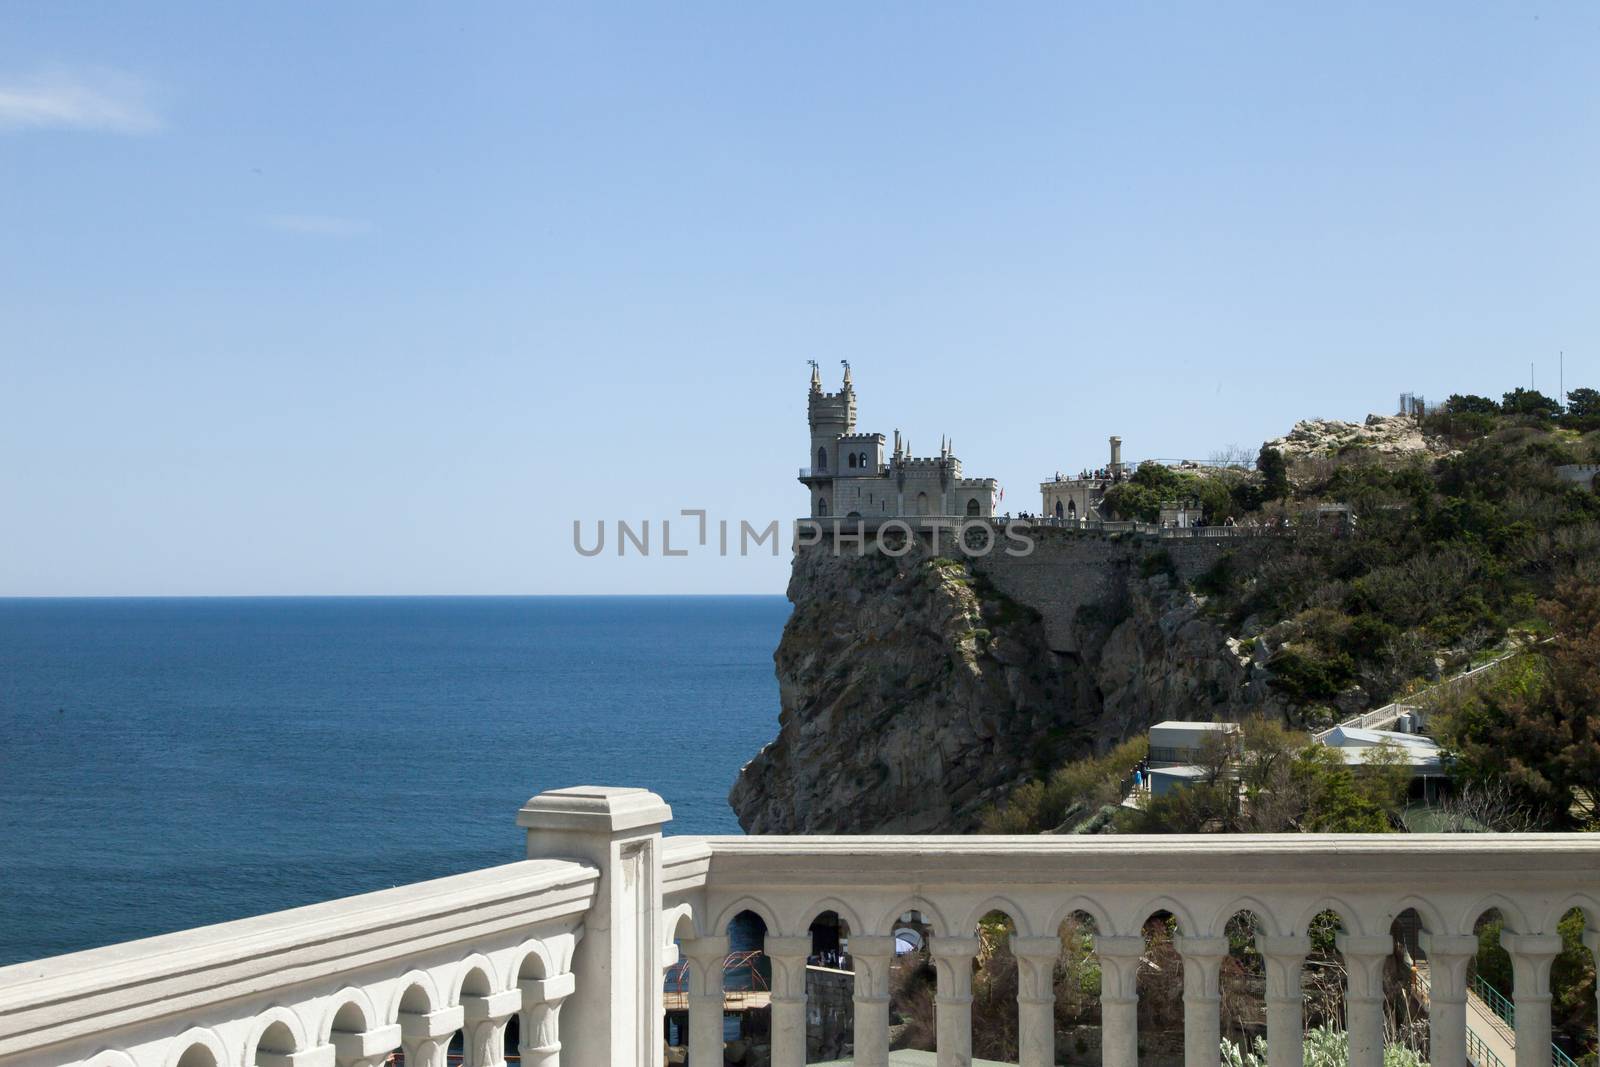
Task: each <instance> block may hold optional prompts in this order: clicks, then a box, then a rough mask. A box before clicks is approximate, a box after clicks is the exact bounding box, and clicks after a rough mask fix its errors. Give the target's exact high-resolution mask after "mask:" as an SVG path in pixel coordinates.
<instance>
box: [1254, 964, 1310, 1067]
mask: <svg viewBox="0 0 1600 1067" xmlns="http://www.w3.org/2000/svg"><path fill="white" fill-rule="evenodd" d="M1256 950H1257V951H1259V952H1260V953H1261V959H1262V962H1264V963H1265V964H1266V971H1267V1067H1302V1064H1303V1063H1304V1062H1305V1032H1306V1013H1305V1008H1306V995H1305V989H1304V988H1303V987H1302V986H1301V984H1300V983H1301V972H1302V970H1303V969H1304V967H1305V963H1306V954H1307V953H1309V952H1310V951H1311V938H1310V937H1308V936H1306V935H1305V934H1291V935H1288V936H1286V937H1271V936H1264V935H1261V934H1257V935H1256Z"/></svg>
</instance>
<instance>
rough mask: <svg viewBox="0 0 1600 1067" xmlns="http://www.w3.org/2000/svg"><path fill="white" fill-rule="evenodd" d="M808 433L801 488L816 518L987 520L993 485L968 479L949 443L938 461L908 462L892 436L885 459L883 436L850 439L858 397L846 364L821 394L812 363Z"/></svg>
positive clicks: (906, 450)
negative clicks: (833, 387) (833, 386)
mask: <svg viewBox="0 0 1600 1067" xmlns="http://www.w3.org/2000/svg"><path fill="white" fill-rule="evenodd" d="M806 414H807V420H808V422H809V423H810V426H811V450H810V456H809V465H808V466H805V467H802V468H800V482H801V484H803V485H804V486H805V487H806V488H807V489H808V490H809V491H810V493H811V512H810V513H811V514H812V515H813V516H817V517H819V518H820V517H826V516H839V517H844V518H868V519H870V518H896V517H903V516H916V515H939V516H955V517H961V518H978V517H982V516H986V515H993V514H994V511H995V502H996V501H995V493H996V490H997V488H998V483H997V482H996V481H995V480H994V479H993V478H966V477H963V476H962V473H961V460H959V459H957V458H956V455H955V451H954V449H953V448H952V447H951V445H950V442H949V441H948V440H945V441H941V442H940V445H939V454H938V455H937V456H913V455H912V454H911V445H910V442H909V441H906V442H904V443H902V442H901V440H900V431H899V430H896V431H895V434H894V450H893V451H892V452H890V453H889V455H888V457H887V458H885V456H884V452H883V450H884V444H885V439H884V436H883V434H881V433H857V432H856V393H855V387H854V385H853V384H852V382H851V378H850V365H849V364H848V363H846V364H845V369H844V384H843V386H842V387H841V388H840V390H839V391H838V392H837V393H824V392H823V391H822V375H821V373H820V372H819V370H818V368H817V365H816V363H815V362H813V363H812V364H811V392H810V395H809V396H808V397H807V400H806Z"/></svg>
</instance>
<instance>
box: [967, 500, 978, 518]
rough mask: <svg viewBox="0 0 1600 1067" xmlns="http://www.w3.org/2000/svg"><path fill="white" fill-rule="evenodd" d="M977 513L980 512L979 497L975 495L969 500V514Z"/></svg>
mask: <svg viewBox="0 0 1600 1067" xmlns="http://www.w3.org/2000/svg"><path fill="white" fill-rule="evenodd" d="M976 514H978V498H977V497H973V498H972V499H971V500H968V501H967V515H968V516H969V517H970V516H973V515H976Z"/></svg>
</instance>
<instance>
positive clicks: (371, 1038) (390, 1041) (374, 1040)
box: [330, 1025, 400, 1067]
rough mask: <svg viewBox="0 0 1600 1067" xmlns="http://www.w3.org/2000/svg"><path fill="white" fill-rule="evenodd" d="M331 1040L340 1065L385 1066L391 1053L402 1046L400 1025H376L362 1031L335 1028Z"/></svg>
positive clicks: (336, 1061)
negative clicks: (355, 1031) (354, 1031)
mask: <svg viewBox="0 0 1600 1067" xmlns="http://www.w3.org/2000/svg"><path fill="white" fill-rule="evenodd" d="M330 1041H331V1042H332V1044H333V1052H334V1062H335V1063H337V1064H338V1067H383V1065H384V1064H385V1063H387V1062H388V1060H389V1053H391V1052H393V1051H394V1050H395V1049H397V1048H399V1047H400V1027H399V1026H398V1025H394V1026H376V1027H373V1028H372V1029H371V1030H363V1031H361V1032H360V1033H353V1032H351V1031H349V1030H335V1031H334V1032H333V1034H332V1036H331V1037H330Z"/></svg>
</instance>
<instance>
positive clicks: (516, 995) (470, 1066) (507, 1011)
mask: <svg viewBox="0 0 1600 1067" xmlns="http://www.w3.org/2000/svg"><path fill="white" fill-rule="evenodd" d="M521 1007H522V990H521V989H503V990H501V991H500V992H498V993H490V994H489V995H488V996H473V995H470V994H469V995H467V996H463V997H462V998H461V1012H462V1015H463V1017H464V1018H465V1020H466V1029H467V1035H466V1043H465V1044H466V1047H465V1051H466V1057H465V1059H466V1064H465V1067H505V1063H506V1024H507V1023H509V1022H510V1021H511V1017H512V1016H513V1015H515V1014H516V1013H517V1012H518V1010H519V1009H521Z"/></svg>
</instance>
